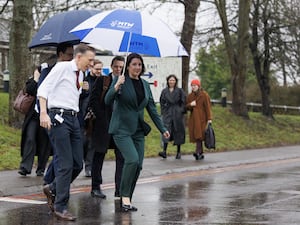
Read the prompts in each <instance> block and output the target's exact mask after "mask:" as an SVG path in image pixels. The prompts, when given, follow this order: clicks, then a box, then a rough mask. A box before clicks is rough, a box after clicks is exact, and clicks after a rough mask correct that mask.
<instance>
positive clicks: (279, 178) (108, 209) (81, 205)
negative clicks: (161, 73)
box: [0, 159, 300, 225]
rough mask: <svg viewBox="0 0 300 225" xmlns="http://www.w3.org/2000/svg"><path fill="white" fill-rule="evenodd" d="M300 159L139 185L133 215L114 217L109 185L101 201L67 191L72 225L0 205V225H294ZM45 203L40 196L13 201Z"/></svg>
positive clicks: (45, 213)
mask: <svg viewBox="0 0 300 225" xmlns="http://www.w3.org/2000/svg"><path fill="white" fill-rule="evenodd" d="M299 161H300V159H294V160H278V161H276V162H269V163H257V164H249V165H248V164H247V165H244V166H232V167H226V168H220V169H212V170H201V171H193V172H184V173H180V174H168V175H164V176H161V177H154V178H147V179H141V180H140V182H139V184H138V186H137V188H136V192H135V195H134V196H133V203H134V205H135V206H137V207H138V209H139V210H138V211H137V212H132V213H123V212H120V206H119V204H120V202H119V200H115V199H114V198H113V194H114V190H113V185H112V184H108V185H106V186H104V192H105V193H106V194H107V199H106V200H102V199H101V200H100V199H94V198H91V197H90V194H89V188H88V187H85V188H79V189H73V194H72V195H71V199H70V211H71V212H72V213H74V214H75V215H77V217H78V219H77V221H76V222H63V221H58V220H57V219H55V218H54V217H53V216H52V215H51V213H49V210H48V208H47V205H46V204H42V205H38V204H32V203H33V202H32V203H31V204H24V203H14V202H4V201H2V202H0V212H1V214H0V224H1V225H2V224H3V225H21V224H22V225H29V224H30V225H35V224H36V225H41V224H47V225H50V224H80V225H81V224H82V225H83V224H84V225H86V224H88V225H94V224H95V225H96V224H97V225H98V224H111V225H130V224H134V225H171V224H172V225H173V224H212V225H214V224H219V225H225V224H229V225H231V224H232V225H235V224H239V225H249V224H261V225H263V224H272V225H283V224H288V225H290V224H300V213H299V211H300V207H299V205H300V201H299V198H300V184H299V183H298V180H299V171H300V167H299V166H298V165H299ZM21 197H22V198H31V200H34V201H38V202H41V201H45V198H44V196H43V195H41V194H37V195H31V196H29V197H28V196H27V197H26V196H19V197H18V198H21Z"/></svg>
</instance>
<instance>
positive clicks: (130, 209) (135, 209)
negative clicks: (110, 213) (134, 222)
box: [121, 203, 138, 212]
mask: <svg viewBox="0 0 300 225" xmlns="http://www.w3.org/2000/svg"><path fill="white" fill-rule="evenodd" d="M121 209H122V210H123V211H124V212H128V211H134V212H135V211H137V210H138V209H137V207H135V206H133V205H125V204H123V203H122V206H121Z"/></svg>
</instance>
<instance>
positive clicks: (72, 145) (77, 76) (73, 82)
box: [37, 44, 95, 221]
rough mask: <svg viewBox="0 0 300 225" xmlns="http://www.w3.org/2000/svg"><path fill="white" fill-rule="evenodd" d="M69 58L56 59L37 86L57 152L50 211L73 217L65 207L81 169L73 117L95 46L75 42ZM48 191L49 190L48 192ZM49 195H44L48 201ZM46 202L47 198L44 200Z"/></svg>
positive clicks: (80, 150)
mask: <svg viewBox="0 0 300 225" xmlns="http://www.w3.org/2000/svg"><path fill="white" fill-rule="evenodd" d="M74 55H75V56H74V59H73V60H72V61H70V62H58V63H57V64H56V65H55V66H54V67H53V68H52V70H51V71H50V73H49V74H48V76H47V77H46V78H45V80H44V81H43V83H42V84H41V85H40V87H39V88H38V93H37V96H38V98H39V101H40V125H41V126H42V127H44V128H46V129H48V131H49V136H50V138H51V141H52V147H53V148H54V151H55V154H56V156H57V164H56V166H57V174H55V180H54V182H53V183H52V184H50V185H49V189H50V190H51V191H53V190H55V192H56V198H55V203H54V206H53V208H51V210H53V211H54V215H55V216H56V217H58V218H59V219H62V220H69V221H73V220H75V219H76V217H75V216H73V215H72V214H70V213H69V212H68V210H67V204H68V201H69V197H70V184H71V183H72V181H73V180H74V179H75V178H76V177H77V176H78V175H79V173H80V172H81V170H82V166H83V165H82V164H83V163H82V161H83V148H82V147H83V145H82V140H81V133H80V125H79V121H78V118H77V113H78V111H79V96H80V93H81V89H82V87H81V86H82V83H83V72H84V71H86V70H87V69H88V68H89V67H90V66H92V65H93V61H94V58H95V50H94V49H93V48H91V47H89V46H87V45H85V44H79V45H78V46H77V47H76V48H75V50H74ZM49 193H51V192H49ZM49 197H51V196H48V195H47V198H48V201H49ZM48 203H49V202H48Z"/></svg>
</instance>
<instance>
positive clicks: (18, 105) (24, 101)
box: [13, 89, 35, 115]
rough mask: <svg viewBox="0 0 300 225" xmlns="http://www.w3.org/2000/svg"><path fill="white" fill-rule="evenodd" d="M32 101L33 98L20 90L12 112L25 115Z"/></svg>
mask: <svg viewBox="0 0 300 225" xmlns="http://www.w3.org/2000/svg"><path fill="white" fill-rule="evenodd" d="M34 101H35V96H32V95H30V94H28V93H26V92H25V91H24V89H22V90H20V91H19V93H18V95H17V97H16V99H15V101H14V103H13V108H14V110H16V111H18V112H20V113H22V114H25V115H26V114H27V113H28V112H29V109H30V107H31V106H32V104H33V102H34Z"/></svg>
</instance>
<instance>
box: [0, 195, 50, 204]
mask: <svg viewBox="0 0 300 225" xmlns="http://www.w3.org/2000/svg"><path fill="white" fill-rule="evenodd" d="M0 201H3V202H14V203H25V204H35V205H43V204H46V203H47V202H45V201H37V200H30V199H24V198H11V197H0Z"/></svg>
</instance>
